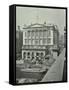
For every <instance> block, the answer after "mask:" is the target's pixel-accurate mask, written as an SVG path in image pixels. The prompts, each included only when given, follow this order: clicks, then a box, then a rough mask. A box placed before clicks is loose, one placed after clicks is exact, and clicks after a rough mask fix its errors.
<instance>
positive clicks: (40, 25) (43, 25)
mask: <svg viewBox="0 0 69 90" xmlns="http://www.w3.org/2000/svg"><path fill="white" fill-rule="evenodd" d="M51 26H53V25H51V24H49V25H46V24H39V23H35V24H31V25H28V26H25V27H24V28H23V29H27V28H43V27H51Z"/></svg>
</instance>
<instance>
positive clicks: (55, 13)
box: [16, 7, 66, 34]
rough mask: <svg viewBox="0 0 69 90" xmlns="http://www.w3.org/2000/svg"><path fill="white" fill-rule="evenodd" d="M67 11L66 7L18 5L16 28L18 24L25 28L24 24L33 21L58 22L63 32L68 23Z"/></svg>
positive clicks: (60, 30)
mask: <svg viewBox="0 0 69 90" xmlns="http://www.w3.org/2000/svg"><path fill="white" fill-rule="evenodd" d="M65 21H66V11H65V10H64V9H51V8H32V7H17V8H16V28H17V26H18V25H20V26H21V29H22V28H23V25H24V24H26V25H30V24H31V23H32V24H33V23H40V24H43V23H44V22H46V23H47V24H48V23H49V24H56V25H57V26H58V29H59V32H60V33H61V34H62V33H63V29H64V26H65V25H66V22H65Z"/></svg>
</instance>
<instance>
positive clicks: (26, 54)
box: [22, 23, 59, 59]
mask: <svg viewBox="0 0 69 90" xmlns="http://www.w3.org/2000/svg"><path fill="white" fill-rule="evenodd" d="M58 45H59V32H58V28H57V26H55V25H51V24H50V25H46V23H44V24H39V23H35V24H31V25H29V26H25V27H24V28H23V46H22V59H34V58H35V59H36V58H37V57H38V56H39V57H41V58H42V57H44V56H45V55H46V53H47V48H49V49H50V50H57V49H58Z"/></svg>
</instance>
